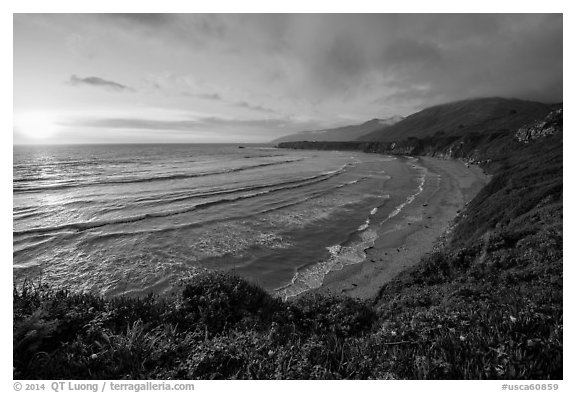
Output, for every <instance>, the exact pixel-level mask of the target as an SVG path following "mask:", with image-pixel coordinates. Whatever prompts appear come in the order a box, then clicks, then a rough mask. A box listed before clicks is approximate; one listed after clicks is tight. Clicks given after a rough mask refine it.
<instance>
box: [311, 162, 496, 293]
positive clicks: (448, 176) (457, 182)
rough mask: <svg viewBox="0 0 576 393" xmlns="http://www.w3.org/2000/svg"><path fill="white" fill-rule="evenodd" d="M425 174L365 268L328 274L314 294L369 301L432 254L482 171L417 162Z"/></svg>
mask: <svg viewBox="0 0 576 393" xmlns="http://www.w3.org/2000/svg"><path fill="white" fill-rule="evenodd" d="M415 164H416V165H419V166H421V167H424V168H426V170H427V175H426V181H425V182H424V185H423V189H422V192H420V193H419V194H418V195H417V196H416V198H415V199H414V200H413V201H412V202H411V203H409V204H408V205H406V206H405V207H404V208H403V209H402V211H401V212H400V213H399V214H397V215H396V216H394V217H391V218H389V219H387V220H385V222H384V223H383V224H382V225H381V226H380V228H379V230H378V231H377V232H378V238H377V240H376V242H375V244H374V247H372V248H370V249H369V250H367V251H366V255H367V258H366V260H365V261H364V262H362V263H359V264H356V265H349V266H346V267H344V268H343V269H342V270H338V271H333V272H330V273H329V274H328V275H327V276H326V277H325V278H324V283H323V285H322V287H320V288H318V289H317V291H319V292H321V293H330V294H346V295H349V296H352V297H355V298H361V299H370V298H372V297H374V296H376V294H377V293H378V291H379V289H380V288H381V287H382V286H383V285H384V284H386V283H387V282H389V281H390V280H392V279H393V278H394V277H395V276H396V275H398V274H399V273H400V272H402V271H403V270H405V269H407V268H409V267H411V266H414V265H415V264H417V263H418V262H419V261H420V259H421V258H422V256H424V255H425V254H426V253H429V252H431V251H432V250H433V247H434V244H435V243H436V242H437V241H438V239H439V237H440V236H441V235H442V234H443V233H445V231H446V230H447V229H448V227H449V226H450V223H451V222H452V221H453V219H454V218H455V217H456V216H457V214H458V213H459V212H460V211H461V210H462V208H463V207H464V206H465V205H466V204H467V203H468V202H469V201H470V200H471V199H472V198H473V197H474V196H475V195H476V194H477V193H478V192H479V191H480V190H481V189H482V187H484V185H486V183H487V182H488V181H489V176H488V175H486V174H484V173H483V171H482V169H481V168H479V167H477V166H473V165H467V164H465V163H463V162H461V161H457V160H443V159H438V158H431V157H419V158H418V159H417V161H416V162H415Z"/></svg>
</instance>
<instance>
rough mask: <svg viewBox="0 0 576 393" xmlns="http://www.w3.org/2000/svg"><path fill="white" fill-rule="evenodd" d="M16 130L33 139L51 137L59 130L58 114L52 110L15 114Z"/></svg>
mask: <svg viewBox="0 0 576 393" xmlns="http://www.w3.org/2000/svg"><path fill="white" fill-rule="evenodd" d="M14 126H15V128H16V130H17V131H18V132H19V133H21V134H24V135H26V136H27V137H29V138H33V139H46V138H50V137H51V136H53V135H54V134H56V133H57V132H58V126H57V125H56V116H55V115H54V113H51V112H23V113H18V114H16V115H15V118H14Z"/></svg>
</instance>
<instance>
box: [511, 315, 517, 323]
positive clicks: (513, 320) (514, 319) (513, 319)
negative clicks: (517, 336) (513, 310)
mask: <svg viewBox="0 0 576 393" xmlns="http://www.w3.org/2000/svg"><path fill="white" fill-rule="evenodd" d="M510 321H512V323H514V322H516V321H517V318H514V317H513V316H512V315H510Z"/></svg>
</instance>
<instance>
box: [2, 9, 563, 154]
mask: <svg viewBox="0 0 576 393" xmlns="http://www.w3.org/2000/svg"><path fill="white" fill-rule="evenodd" d="M13 21H14V41H13V47H14V53H13V59H14V68H13V73H14V82H13V83H14V86H13V89H14V90H13V91H14V97H13V98H14V108H13V111H14V127H13V143H14V144H26V143H180V142H188V143H221V142H222V143H224V142H230V143H243V142H245V143H249V142H268V141H270V140H272V139H275V138H278V137H280V136H282V135H287V134H291V133H294V132H298V131H305V130H316V129H323V128H331V127H337V126H342V125H349V124H358V123H362V122H364V121H367V120H370V119H372V118H386V117H391V116H396V115H403V116H407V115H409V114H411V113H414V112H416V111H418V110H421V109H424V108H426V107H429V106H432V105H436V104H440V103H445V102H450V101H456V100H460V99H467V98H475V97H489V96H500V97H514V98H521V99H527V100H534V101H541V102H561V101H562V94H563V91H562V83H563V80H562V71H563V70H562V60H563V58H562V57H563V54H562V33H563V22H562V15H561V14H15V15H14V20H13Z"/></svg>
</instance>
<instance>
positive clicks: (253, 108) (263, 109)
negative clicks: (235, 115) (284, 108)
mask: <svg viewBox="0 0 576 393" xmlns="http://www.w3.org/2000/svg"><path fill="white" fill-rule="evenodd" d="M234 105H235V106H237V107H238V108H245V109H250V110H251V111H256V112H263V113H276V114H277V113H278V112H276V111H275V110H274V109H271V108H266V107H264V106H261V105H256V104H251V103H249V102H246V101H239V102H235V103H234Z"/></svg>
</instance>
